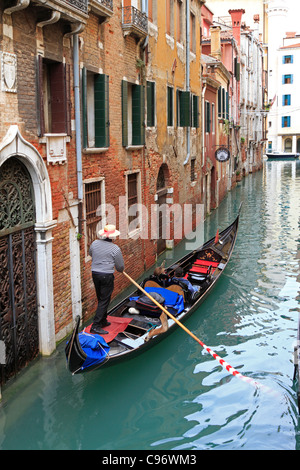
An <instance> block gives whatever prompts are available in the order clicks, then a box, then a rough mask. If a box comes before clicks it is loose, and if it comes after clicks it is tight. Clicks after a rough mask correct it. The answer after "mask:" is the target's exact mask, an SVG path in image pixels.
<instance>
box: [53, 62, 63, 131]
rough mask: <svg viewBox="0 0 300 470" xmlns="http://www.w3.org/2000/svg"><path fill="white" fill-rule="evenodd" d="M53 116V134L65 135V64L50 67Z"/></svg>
mask: <svg viewBox="0 0 300 470" xmlns="http://www.w3.org/2000/svg"><path fill="white" fill-rule="evenodd" d="M50 93H51V115H52V127H51V132H53V133H64V132H67V129H66V121H67V119H66V109H67V107H66V90H65V67H64V64H63V63H57V64H52V65H51V67H50Z"/></svg>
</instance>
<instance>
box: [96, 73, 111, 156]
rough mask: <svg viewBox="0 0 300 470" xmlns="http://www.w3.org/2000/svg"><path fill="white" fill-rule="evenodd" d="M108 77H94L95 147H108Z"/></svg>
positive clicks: (101, 75)
mask: <svg viewBox="0 0 300 470" xmlns="http://www.w3.org/2000/svg"><path fill="white" fill-rule="evenodd" d="M108 87H109V77H108V76H107V75H103V74H100V75H95V76H94V102H95V147H99V148H101V147H109V94H108Z"/></svg>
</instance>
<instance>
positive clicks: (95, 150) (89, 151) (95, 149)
mask: <svg viewBox="0 0 300 470" xmlns="http://www.w3.org/2000/svg"><path fill="white" fill-rule="evenodd" d="M108 150H109V147H90V148H85V149H83V151H82V152H83V153H84V154H92V153H104V152H107V151H108Z"/></svg>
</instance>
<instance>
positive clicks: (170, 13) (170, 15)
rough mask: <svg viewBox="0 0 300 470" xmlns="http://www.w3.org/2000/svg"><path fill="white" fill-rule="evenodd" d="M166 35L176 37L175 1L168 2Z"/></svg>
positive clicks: (169, 0) (167, 0)
mask: <svg viewBox="0 0 300 470" xmlns="http://www.w3.org/2000/svg"><path fill="white" fill-rule="evenodd" d="M166 34H168V35H169V36H174V1H173V0H166Z"/></svg>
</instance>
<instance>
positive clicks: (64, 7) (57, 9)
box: [32, 0, 89, 30]
mask: <svg viewBox="0 0 300 470" xmlns="http://www.w3.org/2000/svg"><path fill="white" fill-rule="evenodd" d="M32 1H33V3H34V4H35V6H36V7H37V12H38V16H37V17H38V24H40V25H42V26H45V25H48V24H51V23H55V22H56V21H59V20H63V21H65V22H67V23H69V24H71V26H72V30H75V28H78V25H81V28H83V27H84V26H85V25H86V22H87V19H88V5H89V0H47V2H45V0H32Z"/></svg>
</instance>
